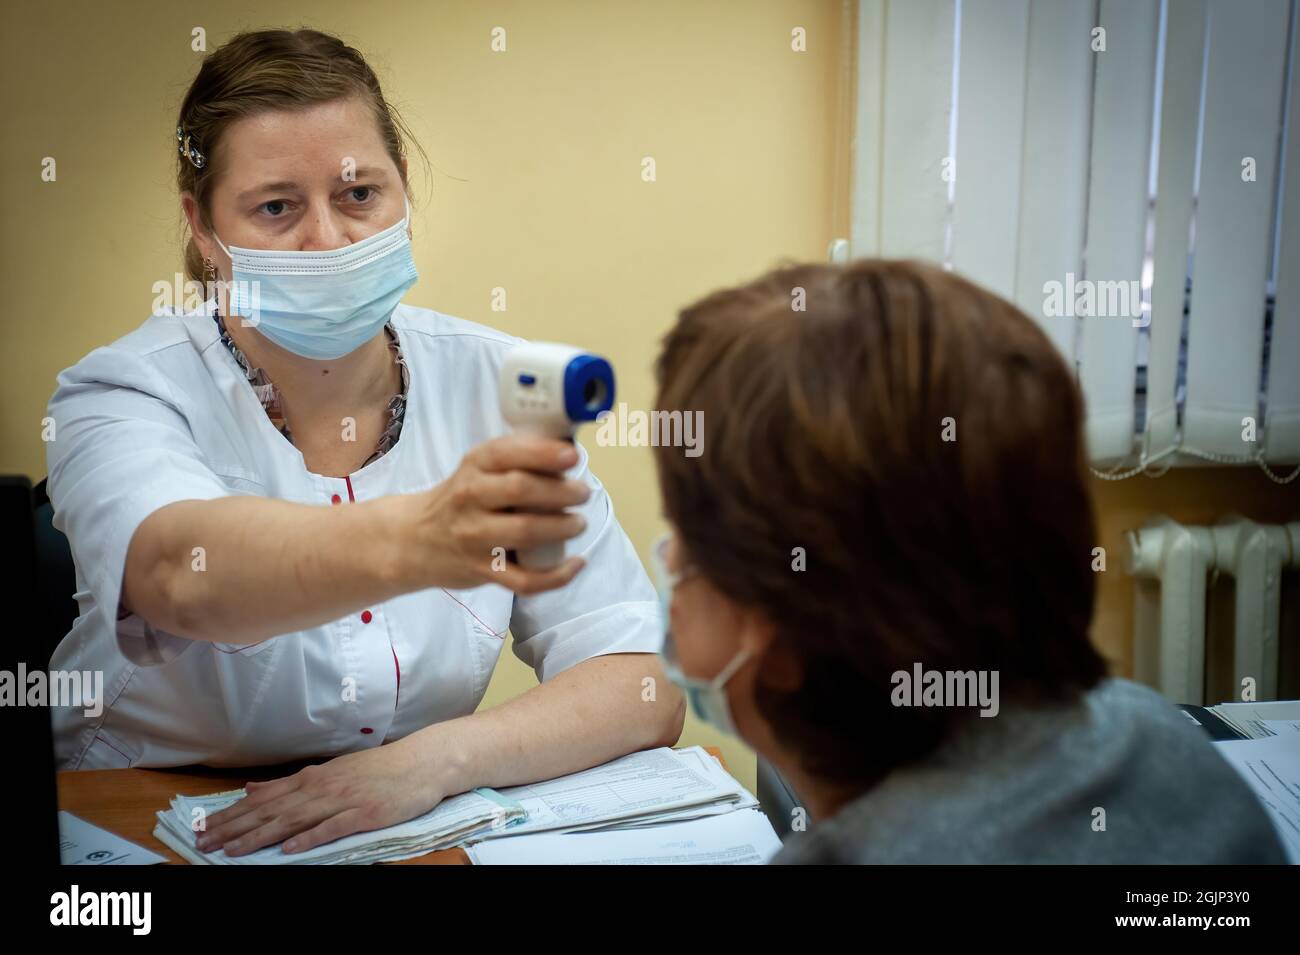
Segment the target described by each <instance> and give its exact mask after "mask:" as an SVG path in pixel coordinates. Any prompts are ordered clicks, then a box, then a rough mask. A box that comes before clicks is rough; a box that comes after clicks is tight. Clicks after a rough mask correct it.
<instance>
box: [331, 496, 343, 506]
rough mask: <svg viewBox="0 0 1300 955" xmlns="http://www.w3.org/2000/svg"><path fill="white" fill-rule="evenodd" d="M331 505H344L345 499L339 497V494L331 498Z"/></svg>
mask: <svg viewBox="0 0 1300 955" xmlns="http://www.w3.org/2000/svg"><path fill="white" fill-rule="evenodd" d="M330 503H331V504H342V503H343V498H341V497H339V496H338V495H337V494H335V495H334V496H333V497H331V498H330Z"/></svg>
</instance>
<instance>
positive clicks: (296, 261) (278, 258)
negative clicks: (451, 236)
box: [213, 195, 420, 360]
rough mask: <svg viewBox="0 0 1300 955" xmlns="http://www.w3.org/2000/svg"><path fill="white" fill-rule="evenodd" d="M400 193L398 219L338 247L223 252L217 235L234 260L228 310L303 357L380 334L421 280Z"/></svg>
mask: <svg viewBox="0 0 1300 955" xmlns="http://www.w3.org/2000/svg"><path fill="white" fill-rule="evenodd" d="M402 198H403V201H405V202H406V214H405V215H404V216H403V217H402V221H400V222H398V223H396V224H395V225H392V226H389V227H388V228H387V229H384V230H383V231H382V232H376V233H375V234H374V235H372V236H370V237H368V238H365V239H362V240H361V241H360V242H354V243H352V244H351V245H345V246H343V247H342V248H340V249H325V250H323V251H311V252H299V251H288V252H277V251H274V250H271V249H242V248H240V247H239V246H231V247H230V248H228V249H227V248H226V245H225V243H224V242H222V241H221V239H220V238H217V244H218V245H220V246H221V248H222V249H223V250H224V251H225V253H226V254H227V255H229V256H230V261H231V264H232V271H233V275H232V276H231V278H232V281H233V286H232V288H231V289H230V310H231V312H232V313H234V314H235V315H242V316H246V318H247V324H248V326H249V327H252V328H256V329H257V330H258V331H259V332H261V333H262V334H263V335H265V336H266V337H267V338H269V339H270V340H271V341H273V342H275V343H276V344H277V345H279V346H280V347H281V348H285V349H288V350H289V351H291V352H293V353H294V354H296V355H301V356H302V357H303V358H314V359H318V360H329V359H334V358H341V357H342V356H344V355H346V354H348V353H350V352H353V351H356V350H357V349H358V348H360V347H361V346H362V345H364V344H365V343H366V342H368V341H369V340H370V339H372V338H374V337H375V336H376V335H378V334H379V331H380V329H382V328H383V327H384V323H385V322H387V321H388V319H389V317H390V316H391V315H392V314H393V310H394V309H395V308H397V304H398V303H399V302H400V301H401V300H402V296H403V295H405V294H406V291H407V289H409V288H410V287H411V286H412V285H414V284H415V282H416V280H417V279H418V278H419V277H420V276H419V273H418V272H417V271H416V268H415V259H414V257H413V256H412V255H411V238H410V236H408V235H407V234H406V230H407V226H408V224H409V222H410V219H411V204H410V201H409V200H407V199H406V196H405V195H403V197H402ZM213 237H214V238H216V234H215V233H214V234H213Z"/></svg>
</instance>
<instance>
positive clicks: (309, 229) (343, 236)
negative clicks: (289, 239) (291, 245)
mask: <svg viewBox="0 0 1300 955" xmlns="http://www.w3.org/2000/svg"><path fill="white" fill-rule="evenodd" d="M355 241H356V239H355V238H354V237H352V236H350V235H348V232H347V228H346V223H344V222H342V221H340V219H339V217H338V215H337V214H336V213H335V211H334V210H333V209H332V208H330V207H329V204H328V203H326V206H325V208H324V209H318V208H315V207H312V208H309V209H308V210H307V213H306V214H305V215H304V216H303V218H302V222H301V223H299V237H298V248H299V250H300V251H303V252H321V251H328V250H329V249H341V248H343V247H344V246H345V245H351V244H352V243H353V242H355Z"/></svg>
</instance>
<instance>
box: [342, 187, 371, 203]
mask: <svg viewBox="0 0 1300 955" xmlns="http://www.w3.org/2000/svg"><path fill="white" fill-rule="evenodd" d="M374 197H375V187H374V186H353V187H352V188H351V189H349V190H348V198H349V199H351V200H352V201H353V202H359V203H362V204H364V203H367V202H369V201H370V200H371V199H373V198H374Z"/></svg>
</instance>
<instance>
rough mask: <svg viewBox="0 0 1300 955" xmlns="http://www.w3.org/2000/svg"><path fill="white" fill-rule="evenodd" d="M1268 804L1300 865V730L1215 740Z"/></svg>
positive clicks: (1290, 855)
mask: <svg viewBox="0 0 1300 955" xmlns="http://www.w3.org/2000/svg"><path fill="white" fill-rule="evenodd" d="M1214 745H1215V747H1217V748H1218V750H1219V754H1220V755H1221V756H1222V757H1223V758H1224V759H1226V760H1227V761H1228V763H1229V765H1231V766H1232V768H1233V769H1235V770H1236V771H1237V772H1238V773H1240V774H1241V777H1242V778H1243V779H1245V780H1246V783H1247V785H1249V786H1250V788H1251V789H1252V790H1254V792H1255V795H1256V796H1258V797H1259V801H1260V802H1261V803H1263V804H1264V808H1265V810H1266V811H1267V812H1268V814H1269V818H1271V819H1272V820H1273V826H1274V828H1276V829H1277V832H1278V836H1279V837H1280V838H1281V840H1282V844H1283V846H1284V847H1285V848H1286V851H1287V857H1288V859H1289V861H1290V862H1291V864H1292V865H1300V734H1294V733H1288V734H1285V735H1280V736H1269V737H1266V738H1265V739H1240V740H1227V741H1225V742H1221V743H1215V744H1214Z"/></svg>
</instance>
